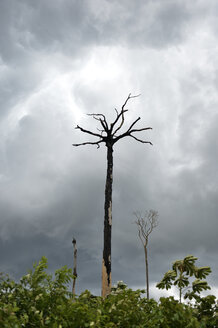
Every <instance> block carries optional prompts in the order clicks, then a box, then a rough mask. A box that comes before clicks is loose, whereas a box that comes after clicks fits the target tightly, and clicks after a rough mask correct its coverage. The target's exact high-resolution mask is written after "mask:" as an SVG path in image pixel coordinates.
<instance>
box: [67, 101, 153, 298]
mask: <svg viewBox="0 0 218 328" xmlns="http://www.w3.org/2000/svg"><path fill="white" fill-rule="evenodd" d="M138 96H139V95H136V96H131V94H129V95H128V97H127V98H126V100H125V102H124V104H123V105H122V107H121V110H120V111H118V110H117V109H116V108H115V111H116V118H115V120H114V121H113V122H112V123H110V124H108V122H107V120H106V117H105V115H104V114H88V115H89V116H92V117H93V118H94V119H95V120H96V121H98V122H99V123H100V125H101V129H99V130H98V131H99V132H100V133H95V132H92V131H89V130H86V129H84V128H82V127H81V126H79V125H77V126H76V129H78V130H80V131H81V132H84V133H86V134H89V135H91V136H94V137H97V138H99V140H98V141H94V142H91V141H87V142H83V143H79V144H73V146H84V145H97V148H99V147H100V145H101V143H105V146H106V147H107V175H106V184H105V203H104V248H103V259H102V290H101V294H102V297H105V296H107V295H108V294H110V290H111V228H112V183H113V146H114V144H115V143H116V142H117V141H119V140H120V139H123V138H125V137H131V138H133V139H134V140H136V141H138V142H141V143H143V144H150V145H152V143H151V142H150V141H145V140H143V139H139V138H138V137H136V136H135V133H137V132H142V131H146V130H151V129H152V128H151V127H146V128H140V129H136V128H135V125H136V123H137V122H138V121H139V120H140V117H138V118H137V119H136V120H135V121H134V122H133V123H132V124H131V125H130V126H129V127H128V128H127V129H126V131H125V132H123V133H120V129H121V128H122V127H123V125H124V122H125V114H126V112H127V111H128V109H126V105H127V103H128V101H129V100H130V99H132V98H136V97H138ZM119 133H120V134H119Z"/></svg>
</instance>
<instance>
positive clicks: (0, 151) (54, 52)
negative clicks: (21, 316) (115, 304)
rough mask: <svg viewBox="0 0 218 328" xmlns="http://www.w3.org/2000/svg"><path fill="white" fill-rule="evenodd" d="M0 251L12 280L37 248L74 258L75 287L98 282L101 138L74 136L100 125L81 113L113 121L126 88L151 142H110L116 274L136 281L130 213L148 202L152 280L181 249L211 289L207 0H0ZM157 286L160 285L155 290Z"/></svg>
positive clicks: (53, 259)
mask: <svg viewBox="0 0 218 328" xmlns="http://www.w3.org/2000/svg"><path fill="white" fill-rule="evenodd" d="M0 6H1V10H0V28H1V31H2V33H1V36H0V89H1V91H0V105H1V110H0V184H1V190H0V192H1V194H0V211H1V219H0V225H1V229H0V256H1V271H6V272H9V273H10V274H12V275H13V276H14V277H15V278H16V279H17V278H18V277H19V276H20V275H22V274H24V273H25V272H26V270H27V268H30V267H31V265H32V263H33V262H34V261H37V260H39V259H40V257H41V256H43V255H45V256H47V257H48V260H49V270H51V271H52V272H53V271H54V270H55V268H58V267H60V266H61V265H65V264H67V265H69V266H71V265H72V243H71V241H72V237H73V236H74V237H75V238H77V242H78V273H79V278H78V291H82V290H84V289H85V288H89V289H91V290H92V291H93V292H96V293H99V290H100V280H101V255H102V245H103V233H102V232H103V203H104V183H105V173H106V172H105V169H106V149H105V147H101V148H100V149H96V148H95V147H91V146H90V147H89V146H86V147H80V148H73V147H72V143H74V142H82V141H83V140H84V141H87V140H89V138H87V136H85V135H83V134H82V133H80V132H79V131H78V130H74V129H73V128H74V127H75V126H76V124H78V123H79V124H80V125H82V126H84V127H86V128H87V129H92V130H93V131H96V121H95V120H92V119H91V118H90V117H87V116H86V115H85V114H87V113H90V112H103V113H104V114H106V115H107V117H108V118H109V120H113V119H114V115H115V111H114V107H115V106H117V108H120V106H121V105H122V104H123V101H124V100H125V97H126V96H127V94H128V93H129V92H133V93H134V92H135V93H138V92H140V93H142V96H141V97H139V98H137V99H135V100H134V101H132V102H131V103H129V106H128V108H129V112H128V113H127V121H126V124H127V126H129V124H130V123H131V122H132V120H134V119H135V118H136V117H138V116H139V115H140V117H141V121H140V122H139V126H140V127H142V126H152V127H153V130H152V131H148V132H146V133H144V134H143V136H144V138H145V139H146V140H149V141H152V142H153V144H154V146H153V147H151V146H150V145H142V144H139V143H137V142H136V141H135V140H132V139H129V140H122V141H120V142H119V143H118V144H117V145H116V146H115V149H114V189H113V246H112V266H113V281H114V282H116V281H117V280H124V281H125V282H126V283H128V285H130V286H133V287H134V288H136V287H142V286H143V285H144V257H143V249H142V247H141V245H140V241H139V240H138V238H137V231H136V226H135V225H134V224H132V222H133V221H134V216H133V212H134V211H136V210H141V211H142V212H143V211H145V210H148V209H149V208H153V209H155V210H158V212H159V222H160V223H159V226H158V227H157V228H156V230H155V231H154V232H153V234H152V236H151V240H150V244H149V246H150V248H149V250H150V253H149V258H150V277H151V283H152V284H153V285H154V284H155V283H156V282H157V281H158V280H160V279H161V276H162V274H163V273H164V272H165V271H167V270H168V269H169V267H170V262H172V261H174V260H175V259H177V258H182V257H184V256H185V255H187V254H193V255H196V256H198V257H199V260H200V263H201V264H202V265H210V266H211V267H212V270H213V274H212V275H211V278H210V282H211V284H212V285H213V286H214V287H217V285H218V281H217V278H216V275H215V272H217V269H218V268H217V265H216V263H217V255H216V254H217V243H216V239H217V238H216V231H217V212H218V208H217V206H218V205H217V204H218V202H217V197H218V193H217V186H216V185H217V183H216V182H217V169H216V166H217V165H216V164H217V157H218V154H217V140H218V138H217V103H218V98H217V72H218V68H217V55H218V53H217V52H218V51H217V48H216V47H215V43H216V41H217V32H216V31H217V30H216V21H215V19H214V18H215V13H216V10H217V4H215V2H213V1H209V2H207V4H205V2H204V1H195V2H193V3H191V4H190V2H189V1H173V0H169V1H168V0H167V1H164V4H163V1H159V0H157V1H135V2H133V1H115V0H114V1H106V0H105V1H97V0H96V1H68V0H66V1H58V0H57V1H46V2H44V1H41V0H40V1H24V0H23V1H19V2H18V1H12V0H10V1H1V4H0ZM153 293H154V295H155V291H153Z"/></svg>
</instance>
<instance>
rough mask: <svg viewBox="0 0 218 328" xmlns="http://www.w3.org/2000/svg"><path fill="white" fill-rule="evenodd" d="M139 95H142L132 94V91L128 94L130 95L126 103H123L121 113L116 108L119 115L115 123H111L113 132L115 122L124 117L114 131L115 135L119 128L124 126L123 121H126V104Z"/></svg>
mask: <svg viewBox="0 0 218 328" xmlns="http://www.w3.org/2000/svg"><path fill="white" fill-rule="evenodd" d="M139 96H140V95H136V96H131V93H130V94H129V95H128V97H127V98H126V100H125V102H124V104H123V105H122V108H121V111H120V113H118V111H117V110H116V109H115V110H116V113H117V117H116V119H115V121H114V122H113V123H111V132H112V130H113V127H114V126H115V124H116V123H117V122H118V121H119V119H120V117H122V120H121V123H120V125H119V126H118V128H117V129H116V130H115V131H114V133H113V135H115V134H116V132H117V131H118V130H120V129H121V127H122V126H123V123H124V113H125V112H127V111H128V109H125V106H126V104H127V102H128V101H129V100H130V99H132V98H136V97H139Z"/></svg>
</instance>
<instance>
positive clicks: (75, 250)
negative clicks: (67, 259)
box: [72, 238, 77, 297]
mask: <svg viewBox="0 0 218 328" xmlns="http://www.w3.org/2000/svg"><path fill="white" fill-rule="evenodd" d="M72 243H73V275H74V277H73V287H72V293H73V297H75V287H76V278H77V265H76V264H77V247H76V239H75V238H73V240H72Z"/></svg>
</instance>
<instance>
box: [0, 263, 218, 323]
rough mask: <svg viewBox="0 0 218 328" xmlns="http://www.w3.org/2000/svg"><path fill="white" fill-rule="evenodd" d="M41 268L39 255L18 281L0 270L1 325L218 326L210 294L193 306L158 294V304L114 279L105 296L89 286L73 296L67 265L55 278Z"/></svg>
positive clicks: (58, 271)
mask: <svg viewBox="0 0 218 328" xmlns="http://www.w3.org/2000/svg"><path fill="white" fill-rule="evenodd" d="M189 260H190V258H189ZM192 260H193V259H192ZM189 262H190V261H189ZM177 264H178V261H177ZM46 269H47V259H46V258H45V257H42V259H41V261H40V262H39V263H38V264H35V265H34V268H33V270H30V271H29V272H28V274H27V275H25V276H23V277H22V278H21V279H20V281H19V283H16V282H15V281H13V280H12V279H10V278H9V277H8V276H7V275H4V274H1V276H0V327H1V328H22V327H26V328H34V327H35V328H41V327H51V328H68V327H69V328H85V327H97V328H100V327H110V328H113V327H114V328H115V327H118V328H119V327H120V328H121V327H122V328H158V327H159V328H174V327H175V328H180V327H181V328H185V327H188V328H198V327H201V328H207V327H213V328H215V327H218V317H217V307H216V297H215V296H213V295H208V296H206V297H200V296H198V297H196V298H193V299H194V300H195V302H194V303H193V304H191V303H187V304H183V303H180V302H179V301H177V300H175V299H174V298H173V297H166V298H164V297H161V298H160V300H159V301H158V302H157V301H155V300H154V299H150V300H149V299H148V298H147V297H143V294H144V293H145V290H136V291H133V290H132V289H130V288H127V286H126V285H125V284H124V283H122V282H119V283H118V284H117V286H115V287H112V290H111V293H110V295H108V296H107V297H105V298H102V297H100V296H93V295H91V293H90V292H89V291H88V290H86V291H85V292H83V293H82V294H81V295H79V296H77V295H74V294H73V293H72V292H70V291H69V285H72V280H73V279H74V278H75V276H74V275H73V273H72V270H71V269H68V268H67V267H66V266H64V267H63V268H61V269H59V270H57V271H56V272H55V275H54V277H52V275H50V274H48V273H47V272H46ZM175 269H176V267H175ZM190 273H191V272H190ZM174 276H175V275H174ZM173 279H174V278H173ZM173 281H175V279H174V280H173ZM161 283H162V284H164V283H165V282H164V281H162V282H161Z"/></svg>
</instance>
